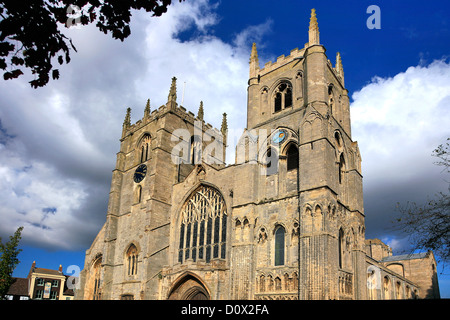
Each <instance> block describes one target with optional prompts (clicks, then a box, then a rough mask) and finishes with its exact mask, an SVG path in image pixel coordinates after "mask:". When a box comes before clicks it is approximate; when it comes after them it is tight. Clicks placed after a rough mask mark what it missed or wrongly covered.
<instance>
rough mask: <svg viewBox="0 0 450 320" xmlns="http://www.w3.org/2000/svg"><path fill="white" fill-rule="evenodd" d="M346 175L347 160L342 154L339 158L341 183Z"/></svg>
mask: <svg viewBox="0 0 450 320" xmlns="http://www.w3.org/2000/svg"><path fill="white" fill-rule="evenodd" d="M344 173H345V160H344V155H343V154H341V156H340V157H339V183H342V181H343V179H344Z"/></svg>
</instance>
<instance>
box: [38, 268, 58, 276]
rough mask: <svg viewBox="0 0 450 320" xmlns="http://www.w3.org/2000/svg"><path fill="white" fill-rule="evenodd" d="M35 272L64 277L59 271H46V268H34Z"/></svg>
mask: <svg viewBox="0 0 450 320" xmlns="http://www.w3.org/2000/svg"><path fill="white" fill-rule="evenodd" d="M33 272H35V273H42V274H49V275H53V276H61V275H62V273H61V272H59V271H58V270H52V269H45V268H34V270H33Z"/></svg>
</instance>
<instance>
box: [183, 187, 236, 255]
mask: <svg viewBox="0 0 450 320" xmlns="http://www.w3.org/2000/svg"><path fill="white" fill-rule="evenodd" d="M179 230H180V232H179V235H180V243H179V247H178V262H180V263H183V262H184V261H186V260H187V259H192V260H193V261H197V259H200V260H205V261H206V262H207V263H208V262H210V260H211V259H215V258H221V259H225V257H226V239H227V209H226V205H225V201H224V199H223V197H222V195H221V194H220V193H219V192H218V191H217V190H216V189H214V188H211V187H207V186H201V187H199V188H198V189H197V190H196V191H195V192H193V193H192V195H191V196H190V197H189V198H188V199H187V200H186V202H185V203H184V205H183V207H182V209H181V221H180V229H179Z"/></svg>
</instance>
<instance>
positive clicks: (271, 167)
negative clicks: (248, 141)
mask: <svg viewBox="0 0 450 320" xmlns="http://www.w3.org/2000/svg"><path fill="white" fill-rule="evenodd" d="M264 162H265V165H266V169H267V171H266V175H268V176H269V175H272V174H275V173H277V172H278V154H277V152H276V151H275V149H274V148H269V149H268V150H267V152H266V157H265V159H264Z"/></svg>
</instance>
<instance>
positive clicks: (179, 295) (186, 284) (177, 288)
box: [168, 273, 210, 300]
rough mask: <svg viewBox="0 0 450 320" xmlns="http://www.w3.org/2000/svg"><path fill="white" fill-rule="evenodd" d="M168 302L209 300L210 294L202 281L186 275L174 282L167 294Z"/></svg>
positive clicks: (190, 274) (192, 275) (191, 275)
mask: <svg viewBox="0 0 450 320" xmlns="http://www.w3.org/2000/svg"><path fill="white" fill-rule="evenodd" d="M168 299H169V300H210V294H209V292H208V289H206V286H205V285H204V284H203V283H202V281H201V280H200V279H199V278H197V277H196V276H195V275H194V274H192V273H188V274H186V275H183V276H182V277H180V278H179V280H177V281H175V284H174V285H173V287H172V289H171V290H170V292H169V296H168Z"/></svg>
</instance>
